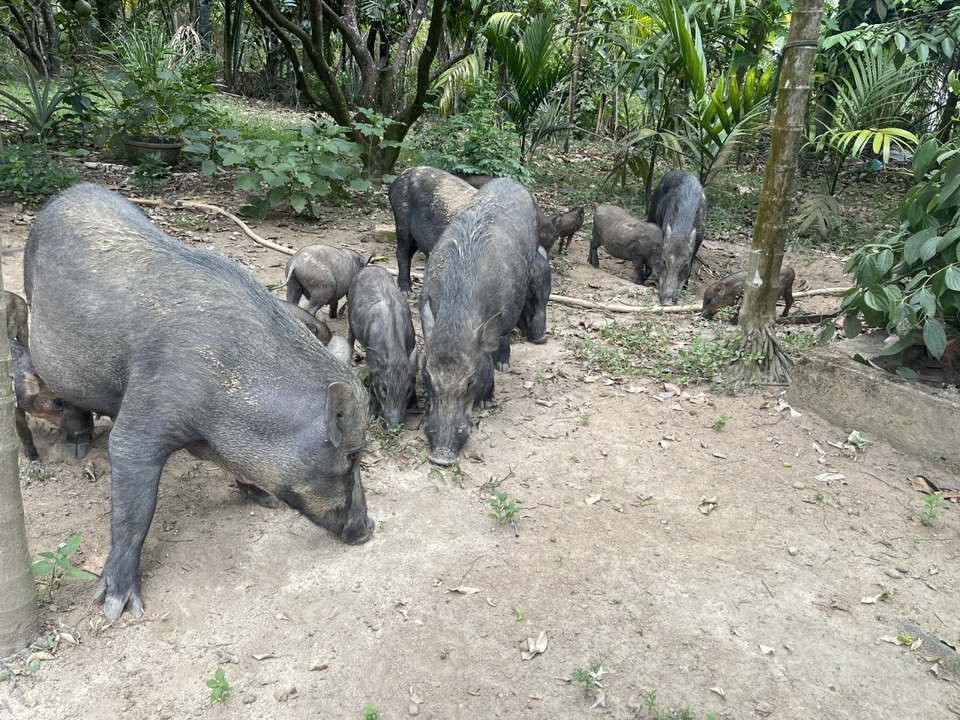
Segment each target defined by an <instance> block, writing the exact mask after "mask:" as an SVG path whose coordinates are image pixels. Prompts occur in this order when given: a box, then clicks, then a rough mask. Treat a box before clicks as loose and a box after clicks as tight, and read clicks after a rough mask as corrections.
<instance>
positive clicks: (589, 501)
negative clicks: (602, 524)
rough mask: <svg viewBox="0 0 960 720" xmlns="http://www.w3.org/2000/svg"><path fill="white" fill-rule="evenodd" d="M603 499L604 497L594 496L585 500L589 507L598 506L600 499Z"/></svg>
mask: <svg viewBox="0 0 960 720" xmlns="http://www.w3.org/2000/svg"><path fill="white" fill-rule="evenodd" d="M601 497H603V496H602V495H592V496H591V497H588V498H587V499H586V500H584V502H585V503H586V504H587V505H596V504H597V503H598V502H600V498H601Z"/></svg>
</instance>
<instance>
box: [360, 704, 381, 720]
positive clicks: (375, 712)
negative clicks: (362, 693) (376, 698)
mask: <svg viewBox="0 0 960 720" xmlns="http://www.w3.org/2000/svg"><path fill="white" fill-rule="evenodd" d="M363 720H383V715H381V714H380V708H378V707H377V706H376V705H374V704H373V703H370V704H369V705H367V706H366V707H365V708H364V709H363Z"/></svg>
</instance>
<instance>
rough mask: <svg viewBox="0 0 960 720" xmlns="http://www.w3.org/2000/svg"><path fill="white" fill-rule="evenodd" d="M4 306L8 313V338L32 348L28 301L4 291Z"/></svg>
mask: <svg viewBox="0 0 960 720" xmlns="http://www.w3.org/2000/svg"><path fill="white" fill-rule="evenodd" d="M3 304H4V306H5V308H6V312H7V337H8V338H10V339H11V340H17V341H19V342H20V344H21V345H23V346H24V347H30V331H29V329H28V327H27V301H26V300H24V299H23V298H22V297H20V296H19V295H17V294H15V293H12V292H9V291H7V290H4V291H3Z"/></svg>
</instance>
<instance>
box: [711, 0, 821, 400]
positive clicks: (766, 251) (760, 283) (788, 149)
mask: <svg viewBox="0 0 960 720" xmlns="http://www.w3.org/2000/svg"><path fill="white" fill-rule="evenodd" d="M822 7H823V5H822V2H821V1H820V0H797V2H796V4H795V5H794V7H793V16H792V18H791V20H790V35H789V37H788V39H787V44H786V46H785V47H784V59H783V69H782V71H781V73H780V87H779V90H778V92H777V112H776V116H775V117H774V121H773V132H772V134H771V146H770V157H769V158H768V159H767V169H766V173H765V174H764V177H763V188H762V189H761V191H760V206H759V208H758V211H757V221H756V224H755V225H754V228H753V243H752V244H751V246H750V256H749V258H748V260H747V280H746V282H745V283H744V293H743V309H742V310H741V311H740V333H741V335H740V338H739V340H738V341H737V349H738V350H739V353H738V355H739V358H740V359H739V360H737V361H736V362H734V363H733V364H732V365H731V366H730V368H729V372H728V374H729V375H730V376H731V379H734V380H743V381H746V382H753V381H759V382H772V383H785V382H789V381H790V377H791V372H790V371H791V363H790V359H789V358H788V357H787V356H786V355H785V354H784V353H783V352H782V350H781V349H780V346H779V344H778V343H777V337H776V332H775V330H774V319H775V317H774V316H775V314H776V304H777V297H778V296H779V294H780V282H779V278H780V266H781V264H782V263H783V249H784V246H785V245H786V240H787V219H788V218H789V216H790V196H791V194H792V192H793V181H794V175H795V174H796V169H797V154H798V153H799V150H800V144H801V141H802V139H803V121H804V117H805V116H806V112H807V105H808V102H809V99H810V73H811V71H812V69H813V62H814V60H815V59H816V55H817V35H818V31H819V28H820V15H821V11H822Z"/></svg>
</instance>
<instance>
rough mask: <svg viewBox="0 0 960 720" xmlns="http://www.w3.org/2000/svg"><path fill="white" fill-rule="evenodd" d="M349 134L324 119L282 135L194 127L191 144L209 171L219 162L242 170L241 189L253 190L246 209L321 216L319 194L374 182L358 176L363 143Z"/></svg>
mask: <svg viewBox="0 0 960 720" xmlns="http://www.w3.org/2000/svg"><path fill="white" fill-rule="evenodd" d="M345 135H346V130H345V128H342V127H340V126H338V125H335V124H334V123H332V122H330V121H329V120H326V119H319V120H317V121H316V122H315V123H314V124H312V125H301V126H300V127H299V128H297V129H296V130H295V131H292V132H288V133H287V134H286V136H285V137H284V138H283V139H273V140H266V141H263V140H236V139H226V138H227V137H235V135H234V134H233V133H229V134H228V131H212V130H211V131H207V132H205V133H204V132H201V133H192V134H191V135H190V136H189V137H190V139H191V143H190V144H189V145H188V146H187V148H186V149H187V156H188V158H190V159H192V160H194V161H200V162H201V168H202V170H203V172H204V173H205V174H210V173H212V172H214V170H215V169H216V166H217V164H220V165H222V166H223V167H225V168H234V169H236V170H237V171H238V172H237V174H236V178H235V185H236V188H237V190H245V191H248V192H250V193H251V194H250V195H248V196H247V203H248V204H247V205H245V206H244V207H242V208H241V211H242V212H243V213H244V214H246V215H250V216H254V217H264V216H265V215H266V213H267V211H268V210H269V209H271V208H286V207H289V208H290V209H291V210H293V211H294V212H295V213H298V214H308V215H311V216H313V217H316V216H317V214H318V212H317V211H318V208H317V202H318V200H319V199H320V198H323V197H326V196H328V195H331V194H341V195H342V194H345V192H346V189H347V188H348V187H349V188H350V189H352V190H355V191H365V190H368V189H370V187H372V185H373V183H372V182H371V181H370V180H367V179H364V178H361V177H360V176H359V169H358V167H359V160H360V154H361V148H360V146H359V145H358V144H357V143H355V142H353V141H352V140H349V139H347V138H346V137H345ZM261 192H262V193H263V194H262V195H261V194H257V193H261Z"/></svg>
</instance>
